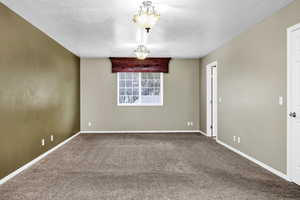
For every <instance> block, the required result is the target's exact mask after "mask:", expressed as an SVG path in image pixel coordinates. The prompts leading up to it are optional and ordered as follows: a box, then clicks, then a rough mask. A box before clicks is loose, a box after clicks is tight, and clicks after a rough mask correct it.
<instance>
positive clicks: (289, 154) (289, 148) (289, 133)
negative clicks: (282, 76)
mask: <svg viewBox="0 0 300 200" xmlns="http://www.w3.org/2000/svg"><path fill="white" fill-rule="evenodd" d="M298 29H300V23H299V24H296V25H294V26H292V27H290V28H288V29H287V113H286V114H287V115H286V117H287V118H286V119H287V177H288V178H289V179H290V180H291V181H293V172H292V171H293V170H292V153H293V152H292V146H291V144H292V142H291V141H292V139H293V138H292V129H291V126H292V123H291V120H290V117H289V113H290V112H291V111H292V110H291V107H292V105H291V104H292V99H291V95H292V91H291V84H292V83H291V81H292V67H293V66H292V52H291V47H292V46H291V43H292V42H293V41H292V33H293V32H294V31H296V30H298Z"/></svg>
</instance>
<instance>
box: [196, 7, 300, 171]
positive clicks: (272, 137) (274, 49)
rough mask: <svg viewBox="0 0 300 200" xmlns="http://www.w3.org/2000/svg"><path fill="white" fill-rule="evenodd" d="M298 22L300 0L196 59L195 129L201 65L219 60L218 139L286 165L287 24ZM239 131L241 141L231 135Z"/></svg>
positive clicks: (269, 162) (267, 161) (203, 101)
mask: <svg viewBox="0 0 300 200" xmlns="http://www.w3.org/2000/svg"><path fill="white" fill-rule="evenodd" d="M297 23H300V1H295V2H293V3H291V4H290V5H289V6H287V7H286V8H283V9H282V10H280V11H279V12H277V13H275V14H274V15H273V16H271V17H269V18H267V19H265V20H264V21H263V22H261V23H259V24H257V25H255V26H254V27H252V28H251V29H249V30H248V31H246V32H244V33H242V34H241V35H239V36H238V37H236V38H234V39H233V40H232V41H230V42H228V43H227V44H226V45H224V46H223V47H221V48H219V49H217V50H216V51H214V52H212V53H210V54H209V55H207V56H205V57H204V58H202V59H201V65H202V68H201V70H200V77H201V80H200V82H201V91H200V94H201V100H200V102H201V107H200V110H201V113H200V119H201V120H200V129H201V130H202V131H205V132H206V92H205V90H206V80H205V66H206V65H207V64H209V63H211V62H213V61H216V60H217V61H218V93H219V97H221V98H222V103H219V112H218V122H219V123H218V133H219V136H218V137H219V139H220V140H221V141H222V142H224V143H226V144H229V145H230V146H233V147H234V148H236V149H238V150H240V151H242V152H244V153H246V154H248V155H250V156H252V157H254V158H255V159H257V160H259V161H261V162H263V163H265V164H267V165H269V166H271V167H273V168H275V169H277V170H279V171H281V172H283V173H286V171H287V166H286V163H287V150H286V149H287V136H286V135H287V131H286V126H287V122H286V117H287V114H286V113H287V108H286V104H284V105H283V106H280V105H279V96H283V97H284V99H285V103H286V93H287V84H286V83H287V78H286V77H287V28H288V27H290V26H293V25H295V24H297ZM234 135H235V136H239V137H241V144H236V143H234V142H233V136H234Z"/></svg>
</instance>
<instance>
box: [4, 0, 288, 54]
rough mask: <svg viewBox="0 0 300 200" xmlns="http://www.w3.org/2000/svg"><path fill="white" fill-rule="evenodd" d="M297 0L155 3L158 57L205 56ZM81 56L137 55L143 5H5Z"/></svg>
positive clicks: (81, 1) (113, 0)
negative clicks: (136, 16) (136, 20)
mask: <svg viewBox="0 0 300 200" xmlns="http://www.w3.org/2000/svg"><path fill="white" fill-rule="evenodd" d="M292 1H293V0H153V2H154V5H156V7H157V8H158V10H159V12H160V14H161V19H160V21H159V22H158V24H157V25H156V26H155V27H154V28H153V30H152V32H151V35H150V37H149V39H148V47H149V49H150V50H151V56H152V57H165V56H170V57H180V58H192V57H201V56H204V55H206V54H208V53H209V52H210V51H212V50H214V49H216V48H218V47H220V46H221V45H222V44H224V43H225V42H226V41H228V40H230V39H231V38H233V37H234V36H236V35H237V34H239V33H241V32H242V31H245V30H246V29H247V28H249V27H251V26H252V25H254V24H256V23H258V22H259V21H261V20H262V19H264V18H265V17H267V16H269V15H271V14H272V13H274V12H275V11H277V10H279V9H280V8H282V7H284V6H286V5H287V4H289V3H291V2H292ZM0 2H2V3H4V4H5V5H6V6H8V7H9V8H11V9H12V10H14V11H15V12H16V13H18V14H19V15H21V16H22V17H24V18H25V19H26V20H28V21H29V22H30V23H32V24H33V25H34V26H36V27H38V28H39V29H40V30H42V31H43V32H45V33H46V34H47V35H49V36H50V37H52V38H53V39H55V40H56V41H58V42H59V43H60V44H62V45H63V46H64V47H66V48H67V49H69V50H70V51H71V52H73V53H74V54H76V55H78V56H80V57H109V56H122V57H127V56H130V57H131V56H134V55H133V53H132V52H133V50H134V49H135V47H136V46H137V42H136V32H137V27H136V25H135V24H134V23H133V22H132V16H133V14H135V13H136V12H137V10H138V7H139V5H140V4H141V3H142V0H21V1H20V0H0Z"/></svg>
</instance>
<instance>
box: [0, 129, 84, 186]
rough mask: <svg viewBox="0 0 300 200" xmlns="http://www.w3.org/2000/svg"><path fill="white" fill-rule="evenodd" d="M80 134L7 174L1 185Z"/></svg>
mask: <svg viewBox="0 0 300 200" xmlns="http://www.w3.org/2000/svg"><path fill="white" fill-rule="evenodd" d="M79 134H80V132H78V133H76V134H75V135H73V136H71V137H69V138H68V139H66V140H64V141H63V142H61V143H59V144H58V145H56V146H55V147H53V148H52V149H50V150H49V151H47V152H45V153H43V154H42V155H40V156H38V157H37V158H35V159H33V160H32V161H30V162H29V163H27V164H25V165H23V166H22V167H20V168H19V169H17V170H16V171H14V172H12V173H10V174H9V175H7V176H5V177H4V178H2V179H0V185H2V184H3V183H5V182H6V181H8V180H9V179H11V178H13V177H14V176H16V175H18V174H19V173H21V172H22V171H24V170H26V169H28V168H30V167H31V166H32V165H34V164H35V163H37V162H38V161H40V160H41V159H43V158H44V157H46V156H47V155H49V154H50V153H52V152H53V151H55V150H57V149H58V148H59V147H61V146H63V145H64V144H66V143H68V142H69V141H70V140H72V139H73V138H75V137H76V136H78V135H79Z"/></svg>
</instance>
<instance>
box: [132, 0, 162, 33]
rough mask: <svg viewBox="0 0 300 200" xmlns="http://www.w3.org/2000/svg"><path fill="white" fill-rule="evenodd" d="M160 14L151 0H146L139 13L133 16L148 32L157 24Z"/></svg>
mask: <svg viewBox="0 0 300 200" xmlns="http://www.w3.org/2000/svg"><path fill="white" fill-rule="evenodd" d="M159 18H160V15H159V14H158V12H157V11H156V10H155V8H154V6H153V5H152V2H151V1H144V2H143V5H142V6H141V7H140V10H139V11H138V14H136V15H134V16H133V21H134V22H135V23H136V24H138V25H139V26H141V27H143V28H145V29H146V30H147V32H149V31H150V29H151V28H152V27H153V26H154V25H155V24H156V22H157V21H158V19H159Z"/></svg>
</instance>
